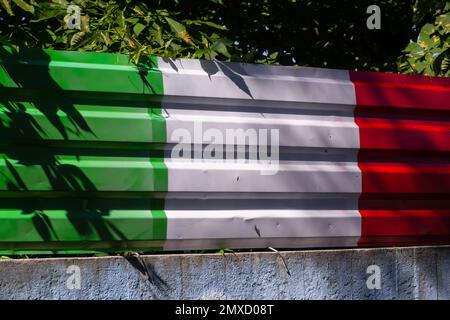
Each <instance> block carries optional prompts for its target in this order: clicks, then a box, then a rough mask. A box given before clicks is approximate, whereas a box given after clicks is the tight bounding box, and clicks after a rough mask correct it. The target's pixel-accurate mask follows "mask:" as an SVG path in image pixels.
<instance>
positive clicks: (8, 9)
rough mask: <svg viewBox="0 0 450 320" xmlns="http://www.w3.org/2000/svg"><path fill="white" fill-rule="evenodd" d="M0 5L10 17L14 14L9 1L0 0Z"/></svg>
mask: <svg viewBox="0 0 450 320" xmlns="http://www.w3.org/2000/svg"><path fill="white" fill-rule="evenodd" d="M0 4H1V5H2V7H3V8H5V10H6V12H8V14H9V15H10V16H13V15H14V12H13V11H12V9H11V2H10V1H9V0H0Z"/></svg>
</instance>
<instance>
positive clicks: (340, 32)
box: [0, 0, 450, 76]
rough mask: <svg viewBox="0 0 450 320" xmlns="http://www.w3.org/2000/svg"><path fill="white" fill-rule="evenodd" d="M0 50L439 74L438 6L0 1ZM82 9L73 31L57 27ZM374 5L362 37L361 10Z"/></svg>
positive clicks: (231, 0) (384, 0) (367, 0)
mask: <svg viewBox="0 0 450 320" xmlns="http://www.w3.org/2000/svg"><path fill="white" fill-rule="evenodd" d="M0 4H1V5H2V8H3V10H2V11H1V12H0V23H1V26H2V29H1V30H0V43H3V44H6V43H7V44H15V45H18V46H26V47H38V48H53V49H63V50H81V51H98V52H119V53H125V54H128V55H130V56H131V58H132V59H133V61H135V62H137V61H139V59H140V58H141V57H142V56H145V55H158V56H163V57H189V58H202V59H219V60H227V61H243V62H252V63H268V64H282V65H303V66H314V67H329V68H343V69H353V70H371V71H391V72H392V71H393V72H398V71H401V72H403V73H419V74H426V75H441V76H443V75H447V76H448V75H449V38H448V34H449V32H450V31H449V30H450V27H449V13H448V11H449V7H450V1H448V0H435V1H430V0H408V1H406V0H377V1H376V0H358V1H354V0H341V1H338V2H337V1H333V0H323V1H315V0H277V1H273V0H258V1H250V0H249V1H243V0H154V1H137V0H119V1H111V0H84V1H82V0H74V1H71V2H69V1H66V0H47V1H39V2H37V1H34V0H21V1H19V0H0ZM69 4H78V5H79V6H80V7H81V8H82V15H83V19H82V23H81V25H82V27H81V30H70V29H67V28H66V22H67V7H68V5H69ZM371 4H377V5H378V6H379V7H380V8H381V26H382V28H381V30H368V29H367V27H366V19H367V18H368V15H367V13H366V8H367V7H368V6H369V5H371Z"/></svg>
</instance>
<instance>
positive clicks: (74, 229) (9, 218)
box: [0, 48, 168, 253]
mask: <svg viewBox="0 0 450 320" xmlns="http://www.w3.org/2000/svg"><path fill="white" fill-rule="evenodd" d="M163 94H164V88H163V79H162V73H161V71H160V70H159V69H158V66H157V59H156V58H155V57H150V58H149V59H148V61H146V62H145V64H142V65H140V66H139V67H137V66H135V65H133V64H132V63H130V61H129V59H128V57H127V56H125V55H117V54H103V53H80V52H69V51H53V50H32V49H26V50H21V51H20V53H19V54H16V53H14V52H13V51H11V50H8V49H4V48H0V146H2V147H0V197H2V194H5V195H10V194H11V192H13V194H14V197H16V199H17V197H19V198H18V199H19V200H20V195H21V194H23V197H24V198H23V199H24V200H25V199H26V198H27V197H28V194H31V193H30V192H38V193H37V194H38V195H39V194H42V195H44V194H45V196H46V197H52V198H55V199H57V200H58V201H59V205H58V206H57V209H42V208H41V207H39V206H34V205H27V206H26V208H22V206H21V205H14V206H12V207H11V206H8V205H7V204H6V203H7V202H3V205H2V202H0V252H2V253H8V252H9V253H19V252H20V253H44V252H53V253H77V252H87V251H92V250H94V251H98V250H100V251H102V250H103V251H104V250H112V249H114V250H122V251H126V250H127V249H131V248H135V249H136V248H140V249H141V250H144V249H145V250H150V249H152V250H160V249H161V248H162V245H163V242H164V241H165V239H166V233H167V218H166V215H165V212H164V200H163V199H153V198H154V197H153V196H152V193H153V192H158V193H165V192H167V190H168V189H167V188H168V173H167V167H166V165H165V163H164V156H163V153H162V151H158V150H153V149H154V145H155V144H157V145H159V146H161V144H164V143H166V141H167V139H166V123H165V118H164V117H163V116H162V114H161V100H162V96H163ZM36 142H39V143H38V144H36ZM56 142H57V143H58V144H55V143H56ZM27 145H32V146H33V147H28V148H27V147H26V146H27ZM55 146H56V147H55ZM100 147H101V148H100ZM103 147H105V148H107V150H103V149H102V148H103ZM159 148H160V147H159ZM62 149H64V150H63V152H62V151H61V150H62ZM92 150H94V151H95V152H93V151H92ZM19 192H20V193H19ZM43 192H44V193H43ZM52 192H53V193H54V196H52ZM111 192H114V193H111ZM71 193H75V194H80V193H81V194H82V196H83V197H89V198H92V197H103V194H104V195H105V196H108V197H109V199H110V200H108V201H112V200H114V199H111V198H110V197H111V196H113V197H114V195H115V194H117V195H119V194H120V195H123V194H127V193H136V195H137V198H136V197H135V198H130V199H128V200H127V201H125V202H124V203H125V205H124V204H123V203H122V205H121V208H120V209H115V208H108V209H107V210H105V209H100V208H96V207H95V206H94V207H92V205H91V206H90V209H89V210H87V211H86V210H84V209H80V208H76V209H74V208H72V206H71V202H72V200H71V198H70V197H69V198H67V195H70V194H71ZM35 195H36V194H35ZM146 199H148V200H146ZM143 200H144V201H147V202H148V203H147V205H145V206H144V208H142V209H136V208H137V203H138V202H139V203H142V201H143ZM43 201H44V203H46V201H50V200H45V199H44V200H43ZM52 201H53V200H52ZM52 201H50V202H52ZM24 202H27V203H28V200H27V201H24ZM19 204H20V203H19ZM140 207H142V206H140ZM48 250H50V251H48ZM55 250H57V251H55Z"/></svg>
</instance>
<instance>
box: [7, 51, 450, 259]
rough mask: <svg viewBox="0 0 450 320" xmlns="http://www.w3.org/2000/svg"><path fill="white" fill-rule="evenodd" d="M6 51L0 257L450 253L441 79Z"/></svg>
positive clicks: (447, 94) (445, 83)
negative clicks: (409, 248) (314, 250)
mask: <svg viewBox="0 0 450 320" xmlns="http://www.w3.org/2000/svg"><path fill="white" fill-rule="evenodd" d="M0 50H1V52H0V59H1V63H0V64H1V68H0V146H1V147H0V148H1V156H2V158H1V159H0V251H2V252H9V253H11V252H81V251H86V250H102V251H112V250H150V249H155V250H162V249H164V250H183V249H212V248H225V247H231V248H264V247H268V246H271V247H275V248H288V247H354V246H358V245H359V246H377V245H402V244H436V243H447V244H448V243H450V199H449V194H450V176H449V174H450V157H449V151H450V143H449V141H450V140H449V138H450V130H449V129H450V126H449V124H450V79H444V78H441V79H439V78H427V77H419V76H404V75H393V74H382V73H364V72H348V71H344V70H329V69H315V68H301V67H300V68H299V67H275V66H262V65H249V64H247V65H246V64H235V63H222V62H218V61H213V62H205V61H198V60H188V59H182V60H169V59H162V58H149V59H148V61H146V62H145V63H143V64H142V65H141V66H139V67H137V66H134V65H132V64H131V63H130V62H129V61H128V58H127V57H126V56H122V55H113V54H101V53H78V52H62V51H48V50H25V51H21V52H20V53H14V52H12V51H10V50H6V49H0ZM277 142H278V143H277ZM224 157H225V158H226V159H223V158H224Z"/></svg>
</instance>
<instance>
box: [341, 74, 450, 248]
mask: <svg viewBox="0 0 450 320" xmlns="http://www.w3.org/2000/svg"><path fill="white" fill-rule="evenodd" d="M350 79H351V80H352V82H353V83H354V85H355V94H356V104H357V105H356V108H355V122H356V124H357V125H358V127H359V134H360V151H359V155H358V165H359V168H360V169H361V175H362V193H361V197H360V200H359V212H360V214H361V241H360V242H359V245H361V246H373V245H398V244H435V243H436V241H438V242H439V243H448V244H450V202H449V201H446V200H444V199H445V198H446V197H447V198H450V157H449V153H448V151H450V113H449V111H450V79H448V78H431V77H423V76H406V75H397V74H385V73H370V72H350ZM414 197H417V198H418V199H419V200H417V201H414V200H411V199H413V198H414ZM427 197H428V199H427ZM430 197H431V198H430ZM432 197H435V199H432ZM420 199H425V200H420Z"/></svg>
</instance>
